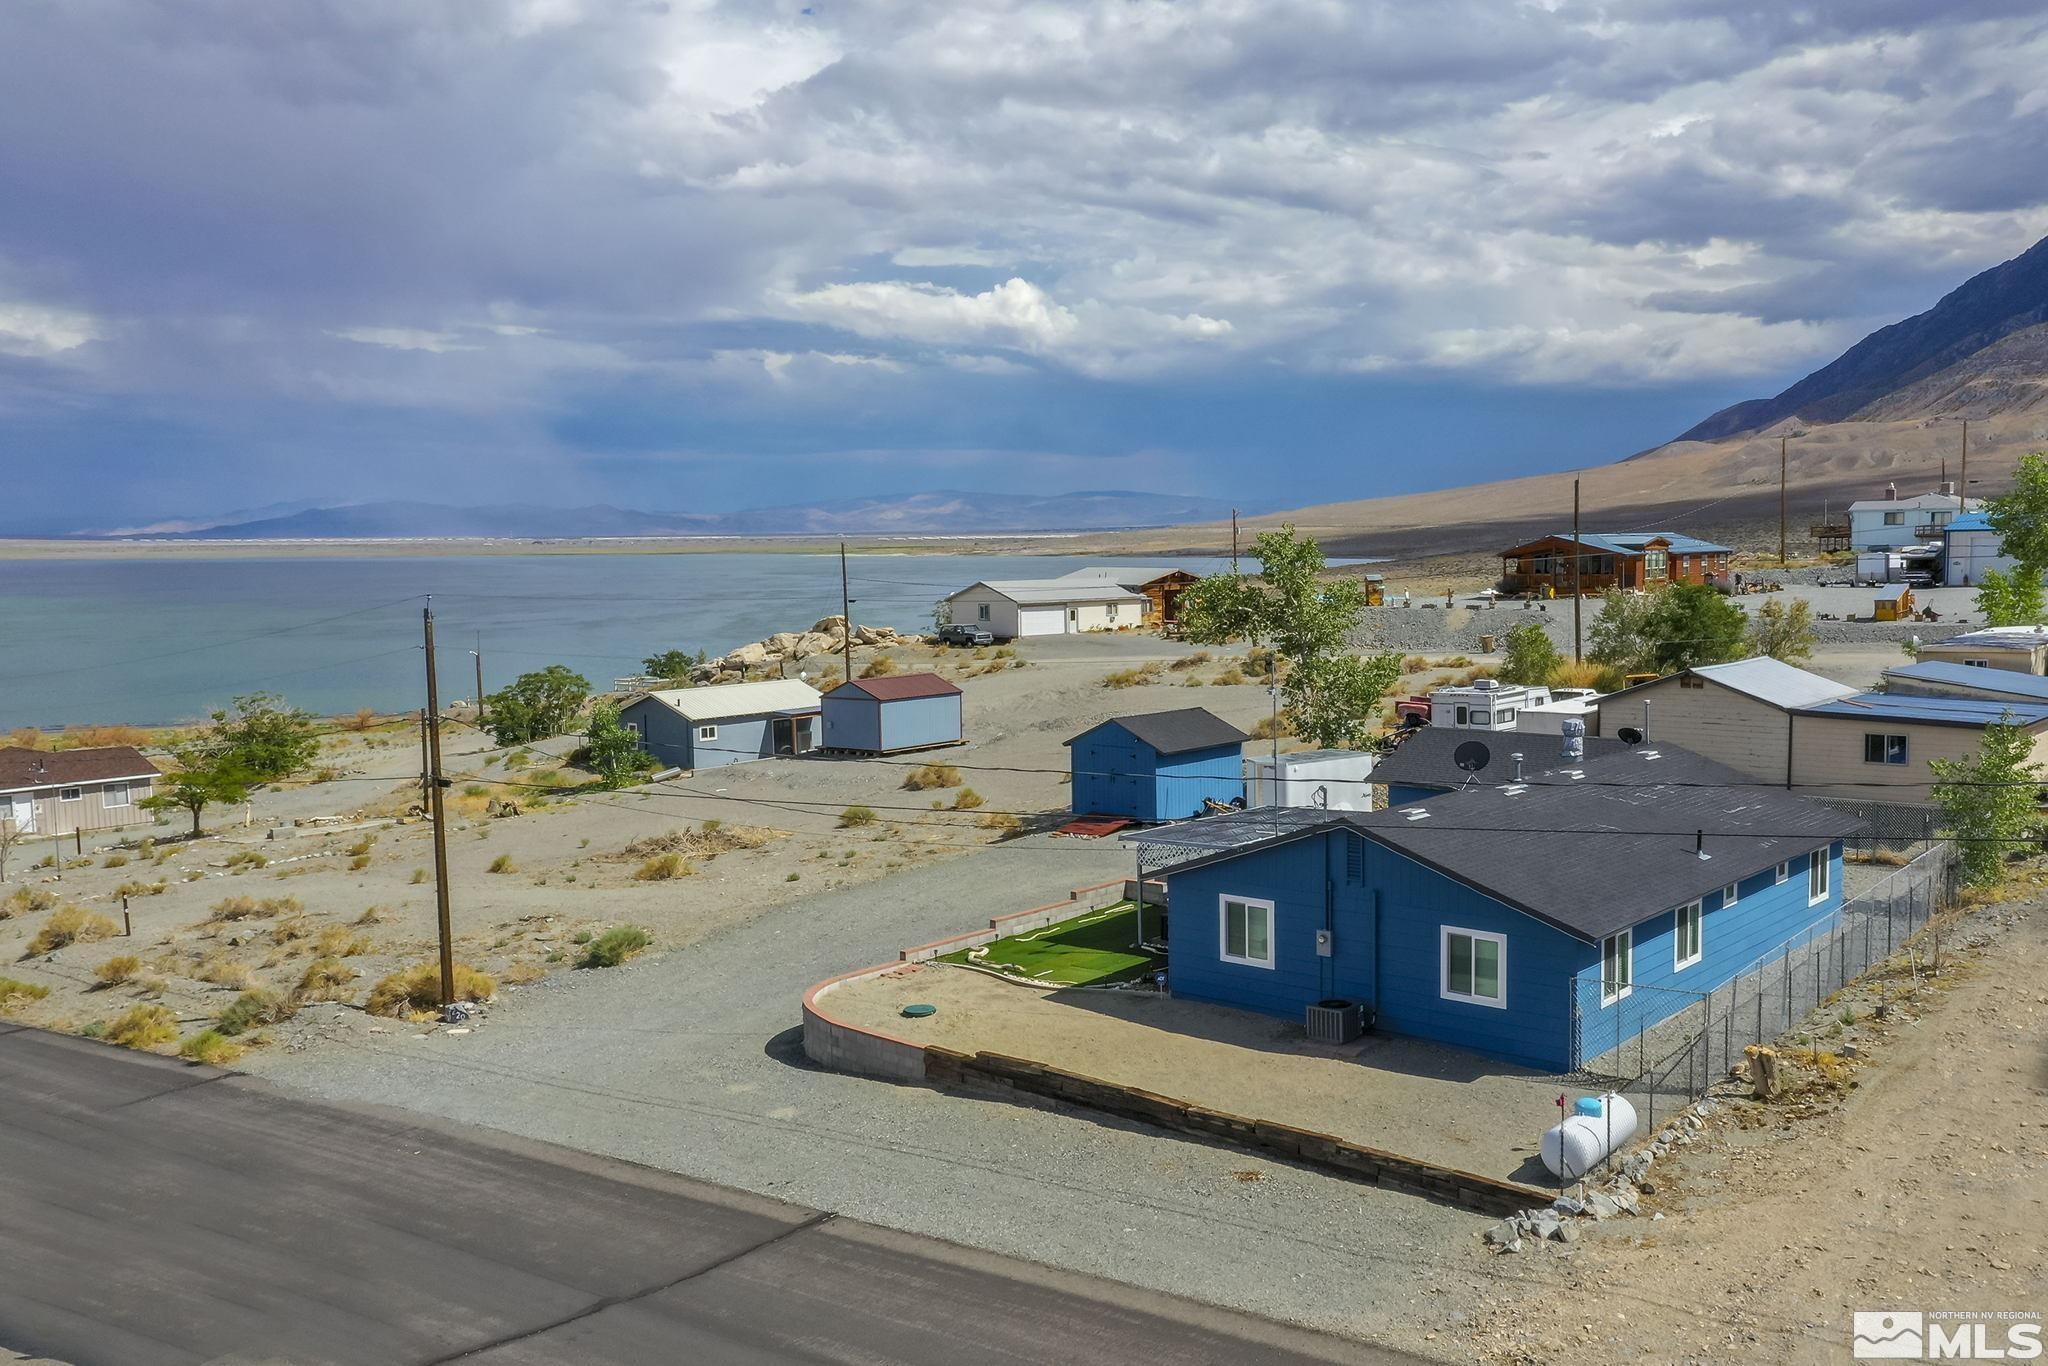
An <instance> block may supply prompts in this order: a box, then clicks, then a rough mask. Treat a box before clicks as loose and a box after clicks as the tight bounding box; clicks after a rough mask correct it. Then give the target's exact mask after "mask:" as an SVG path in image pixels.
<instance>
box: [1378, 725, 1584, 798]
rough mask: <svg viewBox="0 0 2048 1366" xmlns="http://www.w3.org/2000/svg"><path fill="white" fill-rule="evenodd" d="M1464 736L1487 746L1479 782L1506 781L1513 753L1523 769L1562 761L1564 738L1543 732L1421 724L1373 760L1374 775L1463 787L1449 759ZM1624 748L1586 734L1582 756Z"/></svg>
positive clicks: (1463, 776) (1541, 768) (1536, 770)
mask: <svg viewBox="0 0 2048 1366" xmlns="http://www.w3.org/2000/svg"><path fill="white" fill-rule="evenodd" d="M1468 740H1477V741H1479V742H1480V743H1481V744H1483V745H1485V746H1486V749H1487V752H1488V754H1489V755H1490V758H1489V760H1488V762H1487V764H1486V766H1485V767H1484V768H1481V769H1480V770H1478V774H1477V776H1478V779H1479V781H1480V782H1482V783H1504V782H1506V781H1508V779H1509V778H1511V777H1512V776H1513V775H1514V769H1515V766H1514V763H1513V762H1512V761H1511V760H1510V759H1509V758H1508V756H1509V755H1511V754H1520V755H1521V756H1522V772H1523V773H1524V774H1533V773H1541V772H1544V771H1546V770H1548V769H1553V768H1558V767H1561V766H1562V765H1563V764H1564V762H1565V760H1564V740H1563V738H1562V737H1560V736H1556V735H1541V734H1537V733H1535V732H1533V731H1486V730H1462V729H1458V728H1455V727H1451V726H1424V727H1423V728H1422V729H1421V730H1418V731H1412V732H1410V733H1409V735H1408V736H1407V738H1405V739H1403V740H1402V741H1401V743H1400V745H1399V746H1398V747H1396V748H1395V749H1394V750H1392V751H1391V752H1390V753H1388V754H1387V755H1386V756H1385V757H1384V758H1382V759H1381V760H1380V761H1379V762H1378V763H1376V764H1374V765H1373V769H1372V780H1373V781H1374V782H1376V783H1395V784H1399V785H1400V786H1402V787H1440V788H1453V787H1462V786H1464V784H1465V779H1466V778H1467V776H1469V775H1467V774H1466V773H1465V771H1464V770H1462V769H1460V768H1459V767H1458V766H1457V765H1456V764H1455V763H1453V762H1452V760H1451V755H1452V753H1453V752H1454V751H1455V750H1456V749H1457V748H1458V746H1459V745H1462V744H1464V743H1465V742H1466V741H1468ZM1622 748H1623V745H1622V743H1621V741H1619V740H1616V739H1613V738H1611V737H1602V736H1598V735H1589V736H1587V737H1586V755H1585V757H1586V760H1587V761H1588V762H1590V761H1592V760H1594V759H1598V758H1600V757H1602V756H1604V755H1607V754H1612V753H1616V752H1618V751H1619V750H1621V749H1622Z"/></svg>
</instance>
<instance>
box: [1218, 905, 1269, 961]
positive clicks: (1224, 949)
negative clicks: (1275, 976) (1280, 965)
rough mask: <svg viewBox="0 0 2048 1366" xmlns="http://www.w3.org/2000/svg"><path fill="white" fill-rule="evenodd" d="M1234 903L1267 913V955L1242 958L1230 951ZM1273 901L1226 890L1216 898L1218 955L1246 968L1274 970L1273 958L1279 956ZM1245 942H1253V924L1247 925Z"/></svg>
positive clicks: (1223, 959) (1247, 908) (1224, 959)
mask: <svg viewBox="0 0 2048 1366" xmlns="http://www.w3.org/2000/svg"><path fill="white" fill-rule="evenodd" d="M1232 905H1238V906H1242V907H1244V908H1245V909H1246V910H1261V911H1264V912H1265V913H1266V957H1264V958H1242V957H1239V956H1238V955H1237V954H1234V953H1232V952H1231V951H1230V908H1231V906H1232ZM1273 921H1274V915H1273V903H1272V902H1270V901H1268V900H1266V899H1265V898H1264V897H1256V896H1234V895H1232V894H1231V893H1229V892H1224V893H1222V894H1220V895H1219V896H1218V897H1217V898H1216V956H1217V957H1218V958H1219V959H1221V960H1222V961H1224V962H1226V963H1235V964H1237V965H1238V966H1239V967H1244V968H1265V969H1266V970H1267V971H1269V972H1270V971H1272V968H1273V960H1274V959H1275V958H1277V957H1278V956H1279V954H1278V951H1277V949H1276V946H1275V945H1274V943H1273ZM1244 937H1245V943H1246V944H1247V945H1249V944H1250V943H1251V937H1252V936H1251V925H1250V923H1249V922H1247V923H1246V925H1245V936H1244Z"/></svg>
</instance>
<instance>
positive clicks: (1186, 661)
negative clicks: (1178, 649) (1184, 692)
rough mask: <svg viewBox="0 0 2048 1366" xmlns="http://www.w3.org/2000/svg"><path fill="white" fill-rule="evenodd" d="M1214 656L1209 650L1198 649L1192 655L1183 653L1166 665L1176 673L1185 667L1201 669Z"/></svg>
mask: <svg viewBox="0 0 2048 1366" xmlns="http://www.w3.org/2000/svg"><path fill="white" fill-rule="evenodd" d="M1211 658H1212V656H1211V655H1210V653H1209V652H1208V651H1207V650H1197V651H1195V652H1194V653H1193V654H1191V655H1182V656H1181V657H1180V658H1179V659H1176V660H1174V661H1173V663H1171V664H1169V665H1167V666H1166V667H1167V668H1169V669H1172V670H1174V671H1175V672H1176V673H1177V672H1179V671H1181V670H1183V669H1199V668H1201V667H1202V666H1203V665H1204V664H1207V663H1208V662H1209V660H1210V659H1211Z"/></svg>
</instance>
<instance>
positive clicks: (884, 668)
mask: <svg viewBox="0 0 2048 1366" xmlns="http://www.w3.org/2000/svg"><path fill="white" fill-rule="evenodd" d="M895 672H896V661H895V660H893V659H891V658H889V656H887V655H876V656H875V657H874V658H873V659H871V660H869V661H868V664H867V667H866V668H865V669H862V670H861V671H860V676H861V677H862V678H887V677H888V676H889V675H890V674H893V673H895Z"/></svg>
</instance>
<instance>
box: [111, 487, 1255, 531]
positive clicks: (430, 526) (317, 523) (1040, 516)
mask: <svg viewBox="0 0 2048 1366" xmlns="http://www.w3.org/2000/svg"><path fill="white" fill-rule="evenodd" d="M1229 515H1230V505H1229V504H1227V503H1222V502H1218V501H1216V500H1215V499H1210V498H1190V497H1186V496H1184V495H1179V494H1159V493H1137V492H1132V491H1129V490H1121V489H1117V490H1102V491H1090V492H1081V493H1061V494H1049V495H1030V494H1004V493H958V492H951V491H941V492H935V493H916V494H907V495H904V496H902V497H893V498H892V497H874V498H855V499H847V500H841V501H835V502H819V503H795V504H790V505H787V506H783V507H771V508H754V509H750V510H747V511H743V512H643V511H640V510H639V509H635V508H621V507H614V506H611V505H610V504H603V503H598V504H591V505H588V506H584V507H545V506H541V505H537V504H524V503H512V504H502V505H496V506H489V507H454V506H450V505H446V504H441V503H416V502H398V501H390V502H371V503H348V504H341V505H337V506H317V505H309V504H286V505H279V506H276V507H273V508H259V509H253V510H251V511H250V512H247V513H239V514H229V515H226V516H223V517H222V518H220V519H218V520H209V519H199V518H192V519H185V520H182V521H175V522H163V523H158V524H156V525H154V526H148V527H120V528H108V529H103V530H93V531H80V532H76V533H74V534H75V535H77V536H80V537H86V538H95V539H105V538H110V537H123V538H125V537H135V536H151V537H158V538H163V539H170V540H380V539H389V538H394V537H405V538H438V537H462V538H468V537H536V538H542V539H552V538H562V539H579V538H585V537H594V536H604V537H611V536H619V537H640V536H836V535H848V536H853V535H878V534H897V535H947V534H953V535H969V534H1001V533H1005V532H1027V531H1104V530H1117V529H1122V528H1140V527H1159V526H1172V525H1175V524H1178V523H1183V522H1203V521H1213V520H1215V519H1217V518H1219V517H1228V516H1229Z"/></svg>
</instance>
